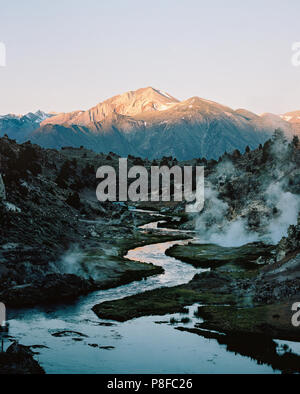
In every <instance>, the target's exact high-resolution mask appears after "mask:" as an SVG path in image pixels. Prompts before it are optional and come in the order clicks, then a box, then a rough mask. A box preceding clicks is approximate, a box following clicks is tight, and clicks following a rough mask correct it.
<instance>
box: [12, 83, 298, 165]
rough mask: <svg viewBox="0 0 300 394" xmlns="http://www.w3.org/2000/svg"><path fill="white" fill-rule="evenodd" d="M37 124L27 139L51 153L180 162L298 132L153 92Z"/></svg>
mask: <svg viewBox="0 0 300 394" xmlns="http://www.w3.org/2000/svg"><path fill="white" fill-rule="evenodd" d="M26 116H28V115H26ZM37 124H38V123H35V126H36V127H34V128H32V130H31V132H28V131H27V132H26V133H25V134H26V135H25V136H26V139H30V140H31V141H32V142H33V143H36V144H38V145H41V146H42V147H45V148H56V149H59V148H61V147H64V146H74V147H80V146H85V147H86V148H89V149H93V150H94V151H96V152H104V153H108V152H110V151H113V152H115V153H117V154H119V155H122V156H127V155H128V154H133V155H136V156H142V157H148V158H151V159H152V158H159V157H162V156H173V157H176V158H177V159H179V160H187V159H190V158H192V157H206V158H208V159H210V158H214V159H217V158H219V156H221V155H222V154H223V153H224V152H225V151H227V152H230V151H232V150H234V149H239V150H241V151H242V150H244V149H245V147H246V146H247V145H249V147H250V148H256V147H257V146H258V145H259V144H260V143H264V142H265V141H266V140H267V139H268V138H269V137H270V135H271V134H273V132H274V130H275V129H276V128H281V129H282V130H283V131H284V132H285V134H286V135H287V136H288V137H289V138H290V137H291V136H292V135H293V133H294V132H295V130H294V127H293V125H292V124H291V123H290V122H287V121H286V120H285V119H283V118H282V117H280V116H276V115H273V114H263V115H261V116H259V115H256V114H254V113H252V112H250V111H247V110H246V109H238V110H233V109H231V108H229V107H227V106H224V105H221V104H218V103H216V102H213V101H209V100H205V99H202V98H199V97H192V98H190V99H188V100H185V101H179V100H178V99H176V98H174V97H173V96H171V95H170V94H168V93H165V92H163V91H161V90H158V89H154V88H152V87H148V88H143V89H138V90H136V91H130V92H127V93H124V94H121V95H118V96H114V97H112V98H110V99H108V100H105V101H103V102H102V103H99V104H98V105H96V106H95V107H93V108H91V109H89V110H87V111H74V112H70V113H58V114H55V115H51V116H49V115H48V116H45V119H43V120H42V121H41V123H40V127H38V126H37ZM6 132H7V131H6ZM8 134H9V136H10V133H8ZM14 134H16V132H15V133H14ZM18 135H19V136H20V135H21V133H18ZM18 141H20V139H18Z"/></svg>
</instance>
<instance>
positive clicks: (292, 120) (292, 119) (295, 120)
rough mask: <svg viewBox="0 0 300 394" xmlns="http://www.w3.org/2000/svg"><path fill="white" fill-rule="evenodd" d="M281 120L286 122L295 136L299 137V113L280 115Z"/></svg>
mask: <svg viewBox="0 0 300 394" xmlns="http://www.w3.org/2000/svg"><path fill="white" fill-rule="evenodd" d="M281 118H282V119H283V120H285V121H286V122H288V123H289V124H290V125H291V126H292V128H293V129H294V130H295V132H296V134H297V135H299V136H300V111H293V112H287V113H286V114H284V115H281Z"/></svg>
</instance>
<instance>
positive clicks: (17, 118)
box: [0, 111, 51, 142]
mask: <svg viewBox="0 0 300 394" xmlns="http://www.w3.org/2000/svg"><path fill="white" fill-rule="evenodd" d="M49 117H51V115H50V114H46V113H45V112H43V111H37V112H35V113H32V112H29V113H28V114H27V115H13V114H8V115H2V116H0V134H2V135H3V134H7V135H9V137H10V138H12V139H16V140H17V141H18V142H23V141H24V140H25V139H26V138H27V136H28V135H29V134H30V133H32V131H33V130H35V129H38V128H39V127H40V124H41V122H43V121H44V120H45V119H47V118H49Z"/></svg>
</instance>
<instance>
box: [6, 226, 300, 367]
mask: <svg viewBox="0 0 300 394" xmlns="http://www.w3.org/2000/svg"><path fill="white" fill-rule="evenodd" d="M156 227H157V222H155V223H152V224H150V225H146V226H144V230H147V229H148V230H149V228H150V229H151V228H152V229H153V228H156ZM162 231H164V230H162ZM186 242H188V241H186V240H185V241H173V242H164V243H160V244H155V245H147V246H143V247H140V248H136V249H133V250H130V251H129V252H128V255H127V258H129V259H132V260H138V261H143V262H147V263H153V264H156V265H160V266H163V268H164V270H165V273H164V274H162V275H158V276H154V277H149V278H147V279H146V280H144V281H140V282H133V283H130V284H128V285H125V286H121V287H118V288H115V289H109V290H105V291H97V292H94V293H92V294H90V295H88V296H85V297H82V298H80V299H79V300H77V301H76V302H74V303H73V304H67V305H53V306H48V307H47V308H34V309H22V310H10V311H9V323H10V332H9V335H10V336H11V337H13V338H16V339H18V340H19V341H20V343H21V344H23V345H28V346H31V345H40V346H41V347H40V348H36V349H35V351H36V352H38V353H39V354H37V355H36V359H37V360H38V361H39V363H40V364H41V366H42V367H43V368H44V369H45V370H46V372H47V373H74V374H75V373H99V374H109V373H112V374H115V373H178V374H179V373H270V372H271V373H276V372H279V371H273V369H272V368H271V367H269V366H267V365H264V364H261V365H260V364H258V363H257V362H256V361H255V360H253V359H251V358H249V357H244V356H241V355H239V354H235V353H233V352H229V351H227V350H226V346H224V345H219V344H218V342H217V341H216V340H212V339H205V338H203V337H200V336H197V335H194V334H190V333H186V332H181V331H178V330H175V329H174V326H173V325H172V324H170V319H171V318H175V319H176V320H178V319H179V320H180V319H181V318H182V317H183V316H182V315H181V316H180V315H178V314H172V315H166V316H163V317H162V316H151V317H142V318H138V319H134V320H131V321H128V322H125V323H115V322H110V321H107V320H106V321H104V320H100V319H98V317H97V316H96V315H95V314H94V313H93V312H92V310H91V308H92V307H93V306H94V305H95V304H99V303H101V302H103V301H108V300H114V299H119V298H123V297H125V296H129V295H133V294H137V293H140V292H144V291H146V290H151V289H155V288H158V287H162V286H176V285H178V284H183V283H187V282H189V281H190V280H191V279H192V278H193V276H194V275H195V274H196V273H197V272H200V271H201V270H199V269H196V268H194V267H192V266H191V265H189V264H185V263H183V262H181V261H179V260H176V259H174V258H172V257H168V256H166V255H165V251H166V250H167V249H168V248H170V247H171V246H172V245H174V244H183V243H186ZM196 308H197V305H193V306H191V307H190V308H189V317H190V319H191V321H190V322H189V323H187V324H184V323H180V324H176V326H178V325H179V326H185V327H192V326H194V323H195V321H197V322H199V321H201V320H199V319H197V318H196V317H194V311H195V309H196ZM186 316H187V315H186V314H185V315H184V317H186ZM58 332H65V333H64V335H62V336H60V335H58V336H53V334H55V335H57V333H58ZM8 345H9V342H8V340H6V346H8ZM295 347H296V348H295V349H294V351H295V350H296V351H297V352H298V353H300V346H298V344H295Z"/></svg>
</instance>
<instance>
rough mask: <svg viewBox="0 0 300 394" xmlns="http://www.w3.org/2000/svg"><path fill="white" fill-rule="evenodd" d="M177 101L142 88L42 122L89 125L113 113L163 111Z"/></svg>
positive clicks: (125, 114) (160, 93)
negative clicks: (84, 109) (83, 109)
mask: <svg viewBox="0 0 300 394" xmlns="http://www.w3.org/2000/svg"><path fill="white" fill-rule="evenodd" d="M178 102H179V101H178V100H177V99H175V98H174V97H172V96H170V95H169V94H167V93H164V92H162V91H160V90H156V89H153V88H150V87H149V88H143V89H139V90H137V91H130V92H127V93H124V94H121V95H119V96H114V97H112V98H110V99H108V100H106V101H104V102H103V103H100V104H98V105H96V106H95V107H93V108H91V109H90V110H88V111H74V112H71V113H67V114H66V113H63V114H58V115H57V116H54V117H52V118H51V119H47V120H46V121H44V122H43V123H42V126H43V125H46V124H65V125H75V124H76V125H85V126H86V125H90V124H91V123H98V122H102V121H104V120H105V119H107V118H110V117H111V116H113V114H119V115H124V116H135V115H138V114H141V113H148V112H149V113H153V112H156V111H163V110H166V109H168V108H170V107H172V106H173V105H174V104H176V103H178Z"/></svg>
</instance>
